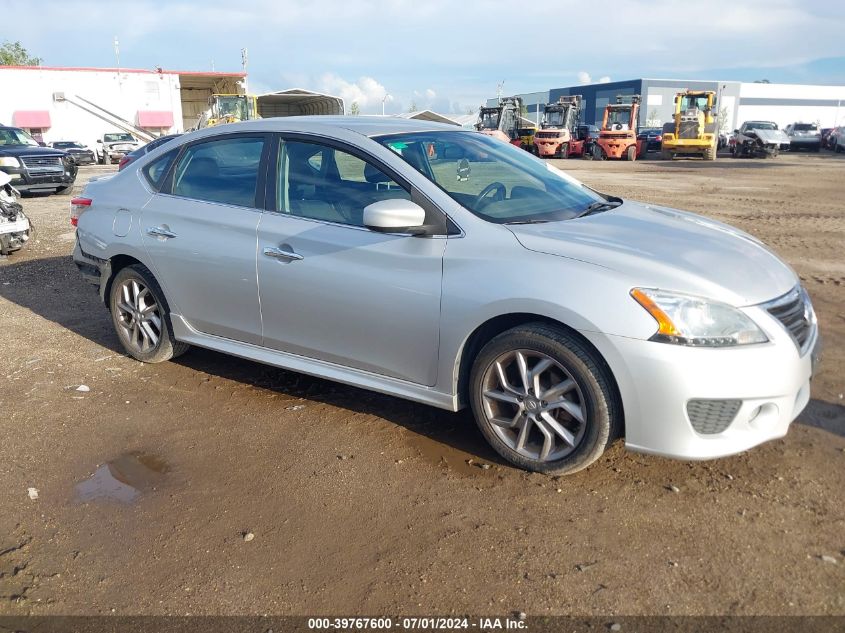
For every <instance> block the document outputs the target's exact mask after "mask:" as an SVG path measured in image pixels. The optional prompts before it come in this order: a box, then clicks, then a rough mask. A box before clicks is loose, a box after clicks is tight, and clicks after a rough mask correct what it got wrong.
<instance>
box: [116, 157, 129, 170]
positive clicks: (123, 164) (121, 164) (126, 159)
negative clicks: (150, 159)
mask: <svg viewBox="0 0 845 633" xmlns="http://www.w3.org/2000/svg"><path fill="white" fill-rule="evenodd" d="M131 162H132V159H131V158H130V157H129V156H124V157H123V158H121V159H120V162H119V163H118V164H117V171H120V170H121V169H123V168H124V167H126V166H127V165H128V164H129V163H131Z"/></svg>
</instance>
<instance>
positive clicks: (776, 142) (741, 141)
mask: <svg viewBox="0 0 845 633" xmlns="http://www.w3.org/2000/svg"><path fill="white" fill-rule="evenodd" d="M789 143H790V139H789V137H788V136H787V135H786V134H785V133H784V132H783V131H781V130H779V129H778V124H777V123H775V122H773V121H746V122H745V123H743V124H742V126H741V127H740V128H739V129H738V130H734V138H733V142H732V143H731V154H732V155H733V157H734V158H739V157H741V156H752V157H753V156H759V157H760V158H774V157H775V156H777V155H778V154H779V153H780V150H782V149H789Z"/></svg>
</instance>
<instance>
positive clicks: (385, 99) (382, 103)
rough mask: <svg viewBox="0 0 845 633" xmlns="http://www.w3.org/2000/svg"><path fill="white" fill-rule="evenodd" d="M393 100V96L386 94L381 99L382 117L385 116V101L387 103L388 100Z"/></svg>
mask: <svg viewBox="0 0 845 633" xmlns="http://www.w3.org/2000/svg"><path fill="white" fill-rule="evenodd" d="M392 98H393V97H391V96H390V95H389V94H388V93H386V92H385V93H384V96H383V97H382V98H381V115H382V116H384V102H385V101H387V100H388V99H392Z"/></svg>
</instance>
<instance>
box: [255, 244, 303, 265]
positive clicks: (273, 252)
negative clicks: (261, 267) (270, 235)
mask: <svg viewBox="0 0 845 633" xmlns="http://www.w3.org/2000/svg"><path fill="white" fill-rule="evenodd" d="M264 254H265V255H266V256H267V257H273V258H274V259H281V260H282V261H285V262H298V261H299V260H300V259H304V258H303V257H302V255H299V254H298V253H291V252H290V251H285V250H282V249H281V248H276V247H275V246H265V247H264Z"/></svg>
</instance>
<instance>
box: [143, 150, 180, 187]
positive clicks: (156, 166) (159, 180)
mask: <svg viewBox="0 0 845 633" xmlns="http://www.w3.org/2000/svg"><path fill="white" fill-rule="evenodd" d="M180 149H181V148H179V147H176V148H174V149H172V150H170V151H169V152H167V153H166V154H162V155H161V156H159V157H158V158H156V159H155V160H154V161H152V162H151V163H149V164H148V165H146V166H145V167H144V168H143V169H142V170H141V171H142V172H143V174H144V177H145V178H146V179H147V182H149V183H150V186H151V187H152V188H153V189H155V190H156V191H159V190H160V189H161V186H162V185H163V184H164V180H165V178H167V172H169V171H170V166H171V165H172V164H173V161H174V160H176V157H177V156H178V155H179V150H180Z"/></svg>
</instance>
